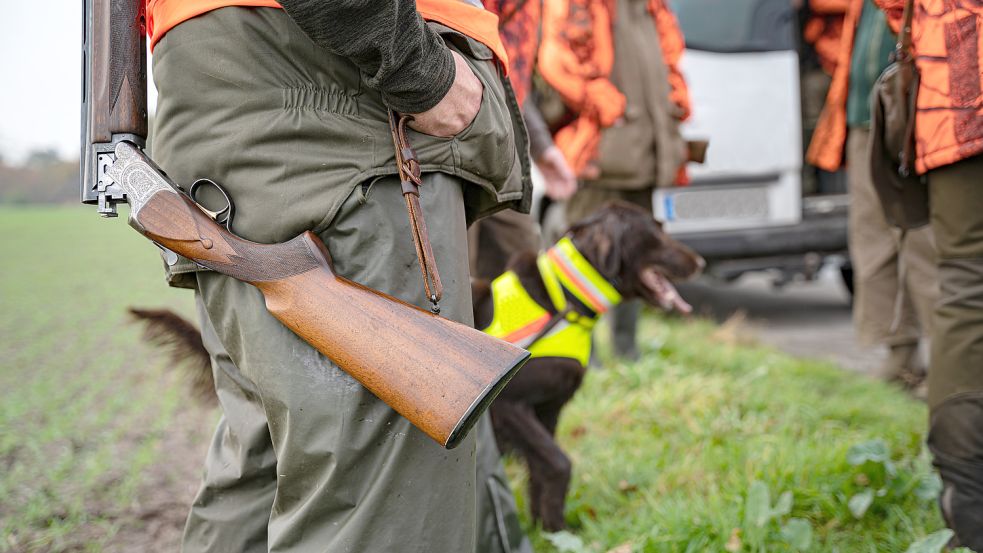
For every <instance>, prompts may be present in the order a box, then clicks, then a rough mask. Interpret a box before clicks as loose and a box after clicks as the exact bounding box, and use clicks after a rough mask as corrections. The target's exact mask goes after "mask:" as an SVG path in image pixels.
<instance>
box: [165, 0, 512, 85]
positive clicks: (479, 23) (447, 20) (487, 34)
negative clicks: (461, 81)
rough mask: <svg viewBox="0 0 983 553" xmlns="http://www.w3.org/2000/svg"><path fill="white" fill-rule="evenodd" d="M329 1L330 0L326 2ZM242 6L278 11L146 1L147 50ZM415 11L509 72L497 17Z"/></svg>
mask: <svg viewBox="0 0 983 553" xmlns="http://www.w3.org/2000/svg"><path fill="white" fill-rule="evenodd" d="M329 1H330V0H329ZM229 6H243V7H250V8H279V7H280V4H278V3H276V2H275V1H274V0H147V36H149V37H150V49H151V50H153V47H154V45H156V44H157V42H158V41H159V40H160V39H161V38H162V37H163V36H164V35H165V34H166V33H167V31H170V30H171V29H173V28H174V27H176V26H177V25H179V24H181V23H183V22H185V21H187V20H189V19H191V18H192V17H197V16H199V15H201V14H203V13H207V12H210V11H212V10H217V9H219V8H227V7H229ZM416 9H417V11H418V12H419V13H420V15H421V16H422V17H423V18H424V19H426V20H428V21H435V22H437V23H441V24H443V25H447V26H448V27H450V28H451V29H454V30H455V31H458V32H460V33H463V34H465V35H467V36H469V37H471V38H473V39H475V40H477V41H478V42H481V43H482V44H484V45H485V46H487V47H489V48H491V50H492V52H494V53H495V56H497V57H498V59H499V60H501V61H502V64H503V66H504V68H505V70H506V71H507V70H508V62H509V56H508V54H507V53H506V51H505V46H503V45H502V39H501V37H499V36H498V16H496V15H495V14H493V13H491V12H489V11H486V10H483V9H481V8H478V7H475V6H472V5H470V4H466V3H464V2H462V1H461V0H417V3H416Z"/></svg>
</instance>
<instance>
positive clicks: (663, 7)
mask: <svg viewBox="0 0 983 553" xmlns="http://www.w3.org/2000/svg"><path fill="white" fill-rule="evenodd" d="M649 10H650V11H651V12H652V16H653V17H654V18H655V27H656V29H657V30H658V31H659V43H660V44H661V46H662V56H663V57H664V58H665V61H666V67H667V68H668V69H669V85H670V86H671V87H672V90H671V92H670V94H669V99H670V100H672V102H673V103H674V104H676V107H678V108H679V113H678V114H677V116H678V117H679V119H680V120H686V119H688V118H689V115H690V112H691V108H692V104H691V103H690V98H689V88H688V87H687V86H686V79H685V78H684V77H683V73H682V71H680V70H679V60H680V59H681V58H682V57H683V50H684V49H685V48H686V41H685V40H684V38H683V32H682V31H681V30H680V29H679V21H677V20H676V15H675V14H673V13H672V10H670V9H669V6H668V5H667V4H666V3H665V0H650V3H649Z"/></svg>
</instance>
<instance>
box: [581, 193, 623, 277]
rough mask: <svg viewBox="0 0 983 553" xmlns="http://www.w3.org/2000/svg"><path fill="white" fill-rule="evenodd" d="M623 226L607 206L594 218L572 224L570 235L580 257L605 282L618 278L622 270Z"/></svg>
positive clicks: (595, 214) (594, 215)
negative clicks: (599, 273)
mask: <svg viewBox="0 0 983 553" xmlns="http://www.w3.org/2000/svg"><path fill="white" fill-rule="evenodd" d="M624 226H625V225H624V223H623V222H622V221H620V220H619V218H618V217H616V216H614V214H613V213H612V210H611V209H610V204H608V205H606V206H605V207H604V208H602V209H600V210H598V211H596V212H595V213H594V214H593V215H590V216H589V217H587V218H585V219H583V220H581V221H578V222H576V223H574V224H573V225H572V226H571V227H570V231H569V234H570V236H572V237H573V238H574V241H575V242H576V243H577V248H578V249H579V250H580V253H581V254H583V255H584V257H586V258H587V260H588V261H590V262H591V264H593V265H594V267H595V268H596V269H597V270H598V271H600V272H601V274H602V275H604V276H605V277H607V278H609V279H610V278H615V277H617V276H618V275H619V274H620V273H621V270H622V259H621V254H622V251H623V245H622V241H623V240H622V236H623V235H624V228H623V227H624Z"/></svg>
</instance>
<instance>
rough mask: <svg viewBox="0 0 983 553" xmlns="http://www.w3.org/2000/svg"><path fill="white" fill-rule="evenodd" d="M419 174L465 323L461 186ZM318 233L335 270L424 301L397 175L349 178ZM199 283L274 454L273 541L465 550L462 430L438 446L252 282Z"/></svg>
mask: <svg viewBox="0 0 983 553" xmlns="http://www.w3.org/2000/svg"><path fill="white" fill-rule="evenodd" d="M425 181H426V185H425V187H424V190H426V192H425V193H424V194H423V195H422V198H421V200H422V203H423V208H424V210H425V212H426V213H427V214H428V221H427V222H428V225H429V227H430V234H431V238H432V240H433V247H434V254H435V257H436V260H437V262H438V263H439V269H440V273H441V276H442V278H443V282H444V287H445V295H444V300H443V302H442V304H441V305H442V308H443V314H444V315H445V316H447V317H449V318H453V319H455V320H459V321H463V322H466V323H469V322H470V321H471V305H470V293H469V289H468V288H469V279H468V271H467V265H466V263H465V259H466V257H465V256H466V249H465V247H466V246H465V241H464V236H465V222H464V208H463V202H462V196H461V183H460V181H458V180H456V179H454V178H451V177H448V176H446V175H443V174H428V175H426V176H425ZM320 236H321V239H322V240H324V242H325V244H326V245H327V247H328V250H329V251H330V252H331V253H332V256H333V259H334V265H335V269H336V271H337V272H338V273H339V274H341V275H343V276H346V277H348V278H351V279H353V280H355V281H356V282H360V283H363V284H366V285H368V286H371V287H373V288H377V289H379V290H382V291H384V292H387V293H389V294H392V295H394V296H396V297H398V298H400V299H403V300H405V301H409V302H412V303H415V304H417V305H421V306H424V305H426V303H427V302H426V300H425V298H424V297H423V296H424V294H423V287H422V284H421V282H420V278H419V275H418V273H417V272H416V258H415V252H414V249H413V247H412V243H411V242H410V239H409V236H410V234H409V223H408V221H407V218H406V212H405V206H404V204H403V200H402V197H401V195H400V192H399V183H398V182H397V180H396V179H394V178H385V179H382V180H379V181H377V182H376V183H375V184H374V185H373V186H372V187H371V189H369V190H366V189H365V188H363V187H359V188H356V190H355V192H353V193H352V194H351V196H350V197H349V198H348V200H346V201H345V202H344V204H343V205H342V207H341V210H340V211H339V214H338V216H337V217H336V218H335V219H334V220H333V221H332V223H331V224H330V225H329V226H328V227H327V229H325V230H323V231H322V232H321V233H320ZM198 285H199V289H200V291H201V298H202V302H203V305H204V308H205V311H206V313H207V318H208V320H209V321H210V322H211V324H212V325H213V326H214V328H215V330H216V334H217V336H218V338H219V341H220V342H221V344H222V346H223V347H224V348H225V350H227V351H228V353H229V357H230V358H231V359H232V360H233V361H234V362H235V365H236V366H237V367H239V369H240V370H241V374H242V376H243V377H244V378H245V379H247V380H248V381H249V383H250V384H251V385H252V386H254V387H255V389H256V391H257V395H258V397H259V400H260V402H261V405H262V407H263V410H264V412H265V415H266V420H267V424H268V427H269V432H270V436H271V438H272V443H273V447H274V450H275V451H276V459H277V464H276V474H277V478H276V495H275V499H274V501H273V504H272V513H271V515H270V519H269V534H268V542H269V548H270V551H290V552H306V551H318V552H321V551H332V552H333V551H357V552H362V551H372V552H388V551H392V552H399V553H404V552H420V553H424V552H427V553H431V552H438V553H440V552H446V553H459V552H461V551H471V550H472V549H473V548H474V535H475V458H474V454H475V451H474V447H475V441H474V436H473V435H472V436H470V437H469V438H468V439H467V440H465V441H464V442H463V443H462V444H461V445H460V446H459V447H458V448H457V449H455V450H452V451H446V450H444V449H443V448H441V447H440V446H439V445H437V444H436V443H435V442H433V441H432V440H430V439H429V438H427V437H426V436H425V435H424V434H423V433H421V432H420V431H418V430H416V429H415V428H414V427H412V426H411V425H410V424H409V422H408V421H407V420H406V419H404V418H403V417H401V416H399V415H398V414H396V413H395V412H394V411H392V410H391V409H390V408H389V407H388V406H386V405H385V404H383V403H382V402H381V401H379V400H378V399H377V398H376V397H375V396H374V395H372V394H371V393H370V392H368V391H367V390H366V389H365V388H363V387H362V386H361V385H360V384H358V383H357V382H356V381H355V380H354V379H352V378H351V377H350V376H349V375H347V374H346V373H344V372H343V371H341V370H340V369H339V368H337V367H336V366H335V365H334V364H332V363H330V362H329V361H328V360H327V359H325V358H324V357H323V356H322V355H320V354H319V353H318V352H316V351H315V350H314V349H313V348H311V347H310V346H309V345H307V344H306V343H305V342H303V341H302V340H301V339H300V338H298V337H297V336H296V335H295V334H293V333H292V332H290V331H289V330H288V329H286V328H285V327H284V326H283V325H281V324H280V323H279V322H278V321H276V320H275V319H274V318H273V317H272V316H271V315H270V314H269V312H268V311H266V309H265V306H264V302H263V299H262V296H261V294H260V293H259V291H258V290H256V289H255V288H253V287H252V286H249V285H247V284H244V283H242V282H239V281H236V280H233V279H231V278H228V277H225V276H223V275H219V274H216V273H200V274H199V276H198ZM365 339H366V340H369V341H372V340H380V341H381V340H384V337H378V336H373V335H372V334H371V333H370V332H369V331H367V332H366V335H365ZM213 353H214V352H213ZM234 416H235V414H234V413H229V412H226V418H227V419H229V420H230V421H231V419H232V417H234ZM213 460H214V459H212V458H210V463H211V461H213ZM212 470H218V467H215V468H214V469H213V467H212V466H211V464H210V465H209V468H208V471H209V472H211V471H212ZM185 547H186V550H188V551H192V550H195V551H197V550H205V549H204V548H203V547H200V546H199V545H198V544H195V543H186V544H185Z"/></svg>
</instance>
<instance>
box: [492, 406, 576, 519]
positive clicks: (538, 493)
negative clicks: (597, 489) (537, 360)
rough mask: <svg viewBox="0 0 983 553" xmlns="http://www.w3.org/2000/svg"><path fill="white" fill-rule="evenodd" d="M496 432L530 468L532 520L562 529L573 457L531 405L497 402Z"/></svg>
mask: <svg viewBox="0 0 983 553" xmlns="http://www.w3.org/2000/svg"><path fill="white" fill-rule="evenodd" d="M494 405H495V406H496V407H495V408H494V409H495V412H494V415H493V418H494V419H497V420H496V427H495V431H496V433H501V435H502V436H503V437H507V441H508V443H509V444H510V445H511V446H512V448H513V450H514V451H516V452H518V453H519V454H520V455H521V456H522V457H523V458H525V460H526V464H527V465H528V467H529V505H530V509H531V511H532V518H533V520H536V521H540V522H541V523H542V525H543V528H545V529H546V530H548V531H551V532H555V531H557V530H562V529H563V528H564V527H565V526H566V524H565V522H564V519H563V503H564V501H565V499H566V492H567V488H568V487H569V485H570V473H571V464H570V459H569V458H568V457H567V456H566V455H565V454H564V453H563V451H562V450H561V449H560V446H559V445H557V443H556V441H555V440H554V439H553V436H552V435H551V434H550V431H549V430H548V429H547V428H546V427H545V426H543V424H542V422H541V421H540V420H539V417H538V416H537V415H536V412H535V411H534V410H533V408H532V406H530V405H527V404H522V403H517V402H511V401H501V400H499V401H496V402H495V404H494Z"/></svg>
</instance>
